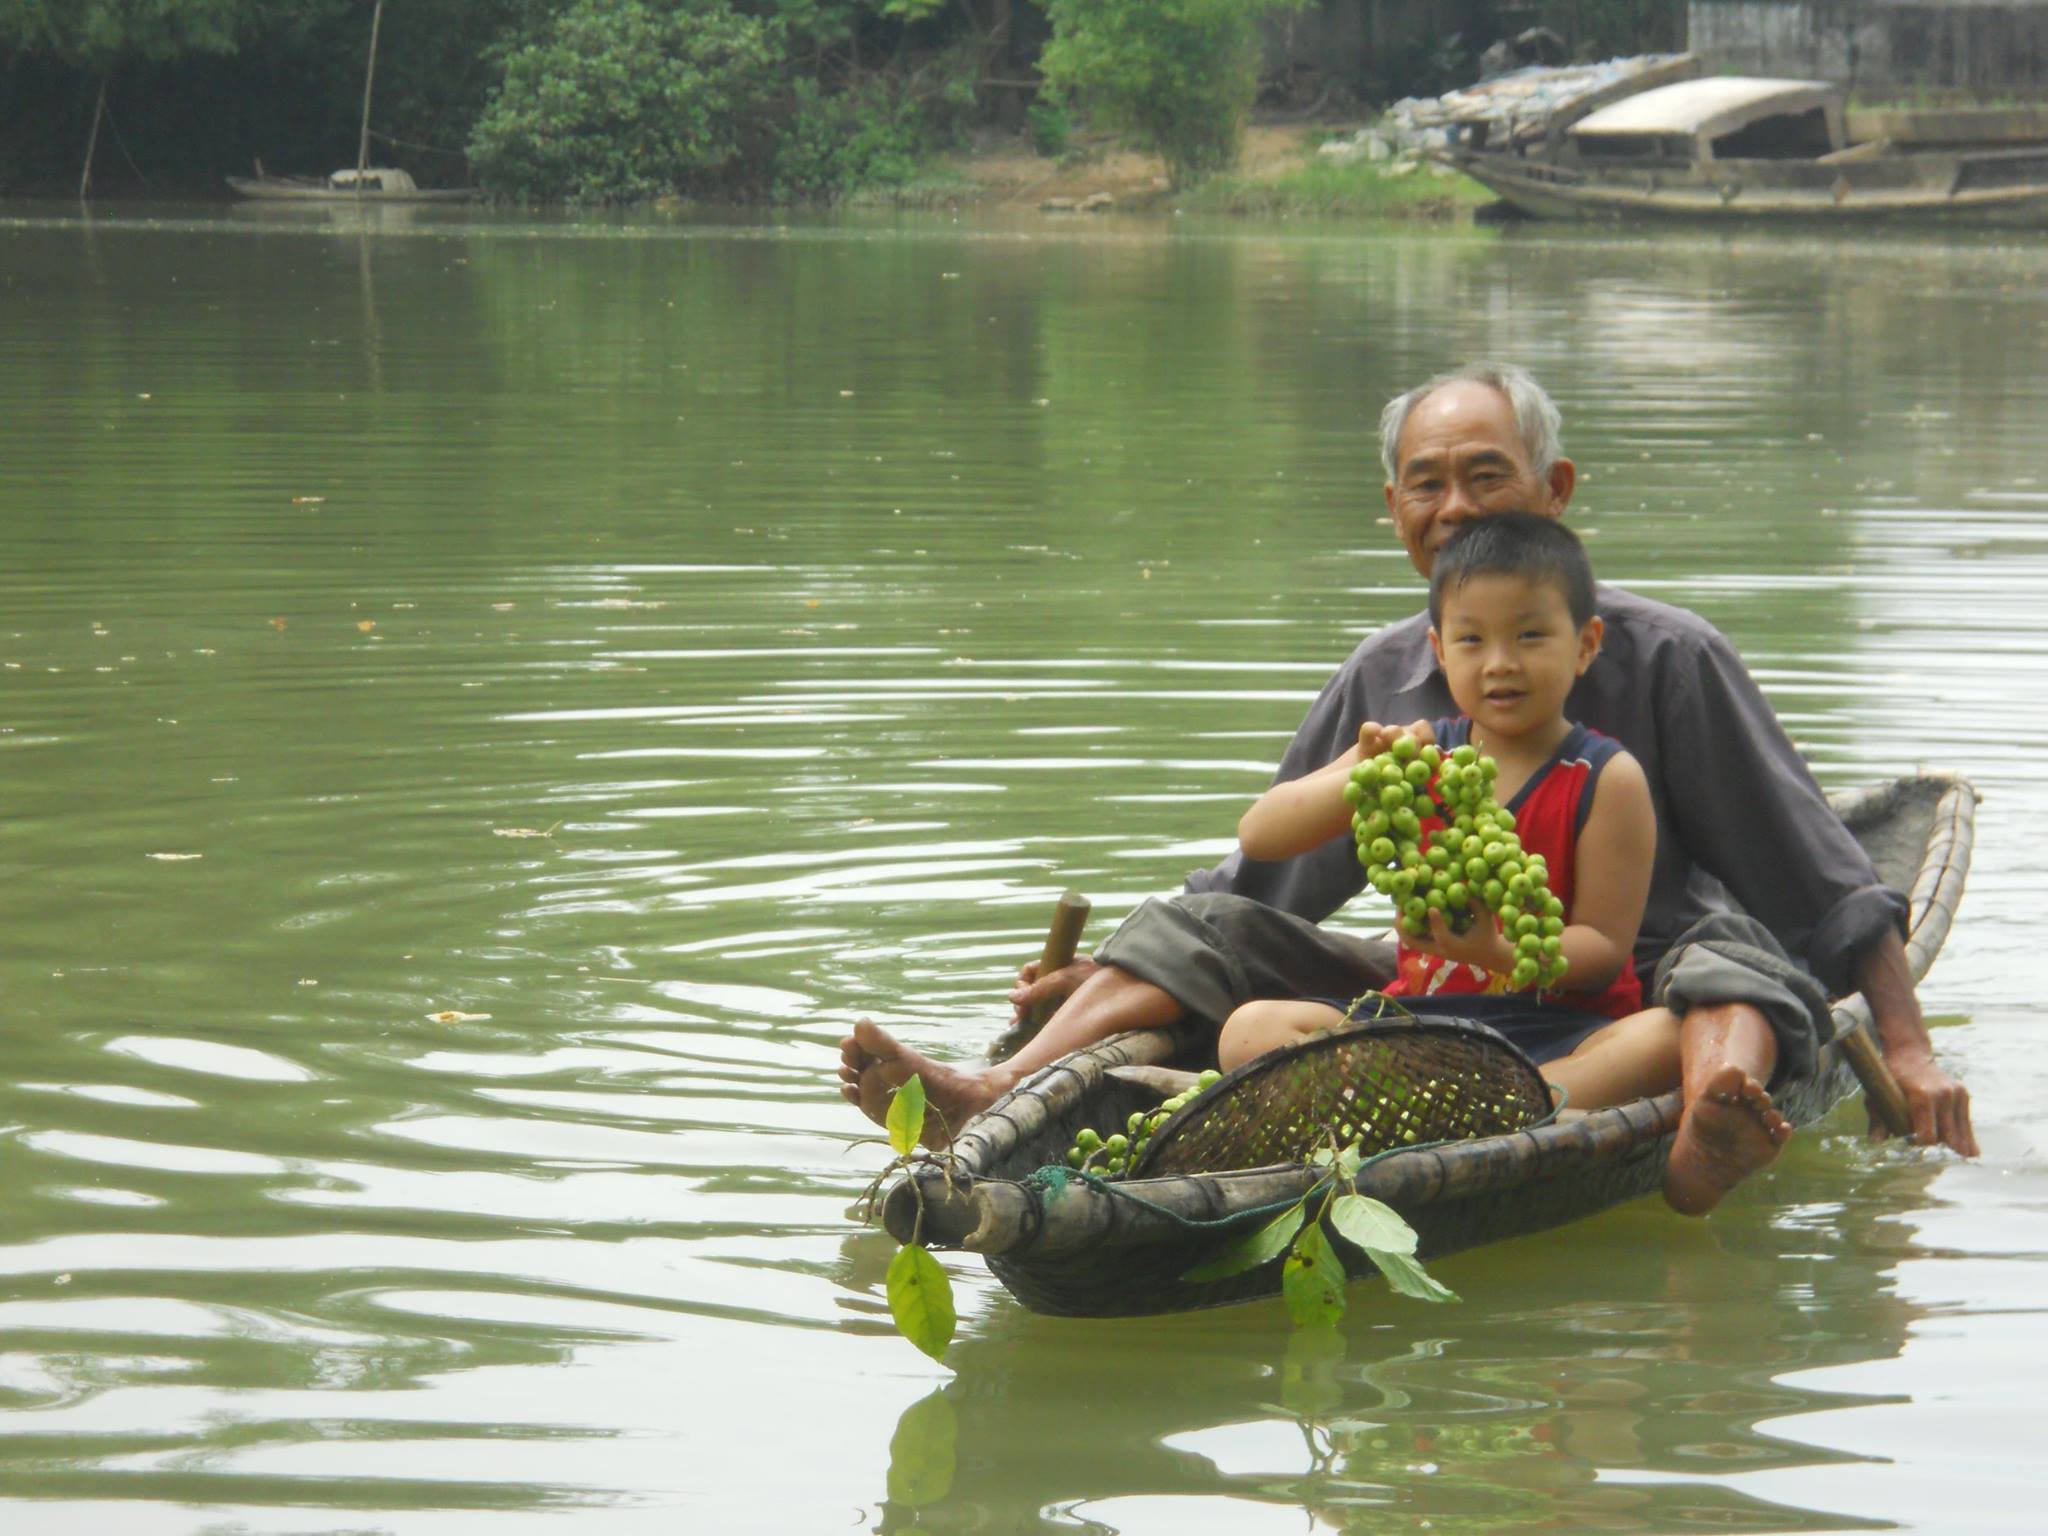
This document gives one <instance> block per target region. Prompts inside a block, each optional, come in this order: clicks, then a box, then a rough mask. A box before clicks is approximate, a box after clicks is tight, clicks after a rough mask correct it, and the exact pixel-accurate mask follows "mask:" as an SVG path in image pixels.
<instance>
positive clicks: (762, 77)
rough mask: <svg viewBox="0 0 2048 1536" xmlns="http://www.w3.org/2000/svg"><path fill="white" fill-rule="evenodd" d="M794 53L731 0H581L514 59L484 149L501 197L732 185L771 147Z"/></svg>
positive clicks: (479, 151) (489, 115)
mask: <svg viewBox="0 0 2048 1536" xmlns="http://www.w3.org/2000/svg"><path fill="white" fill-rule="evenodd" d="M783 64H784V51H783V39H782V33H781V30H780V28H779V27H778V26H777V25H776V24H775V23H774V22H773V21H769V20H764V19H762V18H759V17H754V16H747V15H742V14H740V13H739V12H737V11H735V10H733V9H732V8H731V7H730V6H729V5H728V4H726V3H725V0H668V3H661V0H573V3H571V4H570V5H569V6H568V7H567V8H566V9H565V10H563V11H561V12H560V13H558V14H557V15H555V16H554V17H553V18H552V19H551V20H549V21H548V22H547V23H546V24H545V26H544V27H543V28H542V30H541V32H540V34H539V36H538V37H537V38H536V39H535V40H534V41H532V42H529V43H527V44H525V45H523V46H520V47H517V48H515V49H514V50H513V51H512V52H511V53H510V54H509V56H508V57H507V58H506V61H505V82H504V85H503V87H502V88H501V89H500V90H499V92H498V94H497V96H496V98H495V99H494V100H493V101H492V102H491V103H490V105H489V106H487V107H486V108H485V109H484V112H483V114H482V116H481V117H480V118H479V119H478V121H477V125H476V129H475V131H474V133H473V134H472V135H471V137H470V145H469V153H470V160H471V163H472V165H473V166H474V168H475V171H476V175H477V179H478V181H479V182H480V183H481V184H482V185H483V186H484V187H485V188H486V189H487V190H489V191H491V192H494V193H497V194H499V195H501V196H511V197H521V198H569V199H573V200H575V201H580V202H630V201H634V200H636V199H640V198H647V197H654V196H658V195H660V194H662V193H665V192H680V193H686V194H693V195H702V194H715V193H719V192H725V191H730V190H732V189H734V188H737V187H741V186H744V185H746V183H747V182H748V180H749V178H750V174H751V173H754V172H756V170H757V166H758V162H759V161H760V159H761V158H762V156H763V154H764V153H765V149H766V144H767V140H768V133H769V129H768V125H767V121H766V118H767V113H768V111H769V108H770V103H771V100H772V98H773V95H774V92H775V89H776V86H777V84H778V76H779V75H780V74H781V72H782V68H783Z"/></svg>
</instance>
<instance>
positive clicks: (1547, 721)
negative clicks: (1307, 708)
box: [1218, 512, 1679, 1109]
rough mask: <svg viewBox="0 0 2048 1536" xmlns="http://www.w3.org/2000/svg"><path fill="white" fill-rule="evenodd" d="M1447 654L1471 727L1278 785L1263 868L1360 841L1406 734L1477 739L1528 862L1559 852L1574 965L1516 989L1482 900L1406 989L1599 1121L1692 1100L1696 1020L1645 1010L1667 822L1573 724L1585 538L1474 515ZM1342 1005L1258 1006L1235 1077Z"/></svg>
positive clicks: (1515, 518) (1356, 756) (1588, 597)
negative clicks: (1516, 1054)
mask: <svg viewBox="0 0 2048 1536" xmlns="http://www.w3.org/2000/svg"><path fill="white" fill-rule="evenodd" d="M1429 618H1430V631H1429V641H1430V646H1431V648H1432V649H1433V650H1434V651H1435V652H1436V658H1437V664H1438V665H1439V666H1440V667H1442V668H1443V672H1444V678H1445V681H1446V682H1447V683H1448V684H1449V685H1450V692H1451V697H1452V698H1453V699H1454V700H1455V701H1456V702H1457V705H1458V707H1459V709H1460V710H1462V711H1463V712H1464V713H1463V714H1462V715H1460V716H1459V717H1458V718H1456V719H1452V720H1440V721H1437V722H1435V723H1434V724H1432V723H1431V722H1429V721H1426V720H1418V721H1416V722H1415V723H1414V724H1412V725H1409V726H1386V725H1379V724H1375V723H1372V722H1368V723H1367V724H1365V725H1363V726H1361V727H1359V732H1358V745H1357V746H1355V747H1353V748H1352V749H1351V750H1349V751H1347V752H1346V753H1345V754H1344V755H1343V756H1342V757H1339V758H1338V759H1337V760H1336V761H1335V762H1333V763H1330V764H1329V765H1327V766H1326V767H1323V768H1320V769H1318V770H1316V772H1314V773H1311V774H1308V775H1307V776H1305V777H1303V778H1300V779H1294V780H1290V781H1289V782H1287V783H1284V784H1276V785H1274V786H1273V787H1272V788H1271V789H1269V790H1267V791H1266V793H1265V794H1263V795H1261V796H1260V797H1259V799H1258V801H1257V803H1256V804H1254V805H1253V806H1252V808H1251V809H1250V810H1249V811H1247V812H1245V814H1244V819H1243V820H1242V821H1240V822H1239V823H1238V829H1237V830H1238V839H1239V841H1240V842H1241V843H1242V844H1243V846H1244V851H1245V854H1246V856H1247V857H1248V858H1254V859H1285V858H1291V857H1293V856H1294V855H1296V854H1298V853H1303V852H1306V851H1307V850H1308V849H1310V848H1313V847H1316V846H1318V845H1319V844H1321V843H1324V842H1326V841H1328V840H1329V839H1331V838H1334V837H1347V836H1349V835H1350V834H1351V814H1352V813H1351V807H1350V806H1349V805H1348V804H1346V803H1345V800H1344V786H1345V784H1346V782H1347V781H1348V780H1349V778H1350V775H1351V769H1352V767H1353V765H1355V764H1356V763H1357V762H1359V761H1360V759H1361V758H1367V757H1373V756H1376V755H1377V754H1378V753H1380V752H1383V751H1385V750H1386V749H1387V748H1388V746H1389V745H1390V744H1391V743H1392V741H1393V740H1394V739H1395V738H1396V737H1398V736H1401V735H1410V736H1413V737H1415V738H1416V740H1417V741H1418V742H1419V743H1422V744H1425V745H1426V744H1428V743H1431V742H1434V743H1436V744H1437V745H1438V746H1439V747H1441V748H1443V749H1444V751H1445V752H1446V754H1448V753H1449V752H1450V751H1451V750H1452V749H1453V748H1455V747H1457V746H1460V745H1462V744H1464V743H1466V742H1470V744H1471V745H1472V746H1474V747H1476V748H1477V749H1478V750H1479V751H1480V752H1481V753H1483V754H1484V755H1486V756H1489V757H1491V758H1493V759H1494V761H1495V763H1496V764H1497V765H1498V767H1499V777H1498V778H1496V779H1495V781H1494V785H1493V795H1494V798H1495V799H1496V800H1497V801H1499V803H1500V804H1502V805H1503V806H1505V807H1506V808H1507V809H1508V810H1509V811H1510V812H1512V813H1513V814H1514V817H1515V828H1516V832H1517V834H1518V835H1519V836H1520V838H1521V840H1522V844H1523V846H1524V848H1526V849H1527V850H1528V851H1529V852H1531V853H1541V854H1542V855H1543V856H1544V860H1545V862H1546V864H1547V866H1548V869H1549V883H1550V889H1551V891H1552V893H1553V894H1554V895H1556V896H1557V897H1558V899H1559V900H1560V901H1562V902H1563V903H1564V908H1565V916H1564V922H1565V927H1564V930H1563V932H1562V934H1560V935H1559V938H1560V939H1561V941H1562V953H1563V955H1564V958H1565V960H1566V962H1567V965H1568V969H1567V971H1566V973H1565V976H1564V980H1563V982H1562V983H1561V984H1560V986H1559V987H1558V988H1557V989H1555V990H1542V991H1535V990H1532V991H1523V992H1518V991H1516V990H1514V989H1513V988H1512V987H1511V986H1510V984H1509V979H1508V973H1510V972H1511V971H1512V970H1513V969H1514V963H1515V951H1514V946H1513V944H1512V942H1511V941H1510V940H1509V939H1508V938H1507V937H1506V936H1505V935H1503V934H1502V932H1501V930H1500V924H1499V920H1498V919H1497V918H1496V917H1495V916H1494V915H1493V914H1492V913H1491V912H1489V911H1488V910H1487V909H1486V908H1485V907H1484V906H1482V905H1481V904H1480V903H1479V902H1478V901H1476V900H1475V901H1474V902H1473V904H1472V915H1473V921H1472V923H1471V925H1470V926H1469V927H1468V928H1467V929H1466V930H1465V931H1464V932H1463V933H1462V934H1461V933H1456V932H1454V931H1453V930H1452V928H1451V926H1450V924H1449V923H1448V922H1447V921H1446V920H1445V917H1444V914H1443V913H1442V912H1440V911H1432V912H1431V913H1430V914H1429V922H1430V930H1429V932H1428V934H1427V935H1423V936H1414V935H1410V934H1408V933H1407V932H1406V931H1403V932H1402V934H1401V963H1400V974H1399V977H1398V979H1397V980H1396V981H1395V982H1394V983H1393V984H1392V985H1390V986H1389V987H1388V988H1387V993H1388V995H1389V996H1395V997H1399V998H1400V1000H1401V1002H1402V1003H1403V1005H1404V1006H1406V1007H1407V1008H1408V1009H1409V1010H1410V1011H1412V1012H1414V1013H1418V1014H1424V1013H1434V1014H1455V1015H1459V1016H1462V1017H1466V1018H1474V1019H1478V1020H1480V1021H1482V1022H1484V1023H1487V1024H1490V1025H1492V1026H1493V1027H1494V1028H1496V1029H1498V1030H1499V1031H1500V1032H1501V1033H1502V1034H1504V1035H1506V1036H1507V1037H1508V1038H1509V1039H1511V1040H1513V1041H1514V1042H1515V1043H1516V1044H1517V1045H1519V1046H1521V1048H1522V1049H1523V1050H1524V1051H1526V1052H1527V1053H1528V1054H1529V1056H1530V1057H1531V1058H1532V1059H1533V1060H1535V1061H1536V1062H1537V1063H1538V1065H1539V1066H1540V1068H1541V1070H1542V1072H1543V1075H1544V1077H1545V1078H1547V1079H1549V1080H1550V1081H1551V1082H1553V1083H1557V1084H1561V1085H1562V1086H1563V1087H1564V1089H1565V1090H1566V1094H1567V1097H1568V1102H1569V1103H1570V1104H1571V1105H1572V1106H1574V1107H1576V1108H1580V1109H1586V1108H1592V1107H1594V1106H1597V1105H1602V1104H1618V1103H1621V1102H1623V1101H1625V1100H1628V1099H1633V1098H1638V1097H1641V1096H1642V1095H1644V1094H1652V1093H1662V1092H1663V1091H1665V1090H1666V1089H1668V1088H1673V1087H1676V1086H1677V1084H1678V1077H1679V1061H1678V1019H1677V1016H1676V1015H1674V1014H1672V1013H1671V1012H1670V1011H1669V1010H1667V1009H1663V1008H1651V1009H1644V1008H1643V1007H1642V989H1641V986H1640V984H1639V983H1638V981H1637V979H1636V974H1635V969H1634V965H1633V963H1632V959H1631V951H1632V949H1633V946H1634V944H1635V938H1636V929H1637V928H1638V927H1639V926H1640V925H1641V923H1642V919H1643V903H1644V902H1645V901H1646V900H1647V899H1648V896H1649V888H1650V862H1651V859H1652V856H1653V855H1654V854H1655V852H1656V846H1657V823H1656V816H1655V813H1654V811H1653V809H1652V807H1651V804H1650V790H1649V785H1648V783H1647V782H1646V781H1645V779H1644V777H1643V771H1642V768H1641V767H1640V765H1638V764H1637V762H1636V760H1635V759H1634V758H1633V757H1630V756H1629V755H1628V753H1626V752H1624V751H1623V750H1622V749H1621V747H1620V746H1619V744H1617V743H1616V742H1614V741H1613V740H1611V739H1610V738H1608V737H1605V736H1600V735H1598V734H1596V733H1594V732H1591V731H1588V730H1586V729H1585V728H1583V727H1581V726H1576V725H1573V724H1572V722H1570V721H1569V720H1567V719H1565V717H1564V702H1565V697H1566V695H1568V694H1569V693H1570V692H1571V688H1572V684H1573V683H1574V682H1575V681H1576V680H1577V679H1578V678H1579V677H1580V676H1582V675H1583V674H1584V672H1585V670H1586V668H1588V667H1589V666H1591V665H1592V664H1593V658H1594V657H1595V656H1597V655H1599V653H1600V639H1601V624H1600V618H1599V615H1598V614H1596V613H1595V612H1594V611H1593V572H1592V569H1591V566H1590V565H1589V564H1588V562H1587V560H1586V553H1585V550H1584V549H1583V548H1582V547H1581V546H1580V544H1579V541H1578V538H1577V536H1576V535H1574V534H1573V533H1572V532H1571V530H1570V529H1568V528H1566V527H1565V526H1564V525H1563V524H1562V523H1561V522H1559V521H1558V520H1557V519H1555V518H1552V517H1540V516H1536V515H1534V514H1531V513H1527V512H1501V513H1495V514H1493V515H1492V516H1489V517H1483V518H1475V519H1474V520H1473V521H1472V522H1470V523H1468V524H1466V526H1465V527H1463V528H1461V529H1460V530H1459V531H1458V533H1457V534H1456V535H1455V536H1454V537H1453V538H1452V539H1451V540H1450V541H1449V542H1448V543H1446V544H1445V545H1444V546H1443V548H1442V549H1441V550H1439V551H1438V552H1437V557H1436V567H1435V573H1434V575H1433V576H1432V577H1431V580H1430V585H1429ZM1344 1010H1345V1003H1344V1002H1343V1001H1341V1000H1336V999H1331V1000H1321V999H1312V998H1305V999H1296V1000H1275V1001H1263V1002H1254V1003H1247V1004H1245V1005H1244V1006H1243V1007H1241V1008H1239V1009H1237V1010H1236V1012H1234V1013H1232V1014H1231V1016H1230V1018H1229V1019H1228V1020H1227V1021H1226V1022H1225V1024H1224V1026H1223V1033H1222V1037H1221V1039H1220V1040H1219V1042H1218V1056H1219V1059H1220V1061H1221V1064H1222V1066H1223V1067H1224V1069H1225V1070H1228V1069H1230V1068H1232V1067H1235V1066H1238V1065H1240V1064H1242V1063H1243V1062H1246V1061H1249V1060H1250V1059H1251V1058H1252V1057H1254V1056H1258V1055H1261V1054H1263V1053H1265V1052H1266V1051H1270V1050H1272V1049H1274V1048H1275V1047H1277V1046H1280V1045H1284V1044H1287V1043H1288V1042H1290V1041H1293V1040H1298V1039H1300V1038H1301V1037H1302V1036H1303V1035H1306V1034H1311V1033H1313V1032H1315V1031H1316V1030H1320V1029H1327V1028H1329V1027H1331V1026H1332V1025H1335V1024H1337V1023H1338V1022H1340V1021H1341V1020H1342V1019H1343V1017H1344Z"/></svg>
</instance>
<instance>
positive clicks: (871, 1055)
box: [839, 1019, 1000, 1149]
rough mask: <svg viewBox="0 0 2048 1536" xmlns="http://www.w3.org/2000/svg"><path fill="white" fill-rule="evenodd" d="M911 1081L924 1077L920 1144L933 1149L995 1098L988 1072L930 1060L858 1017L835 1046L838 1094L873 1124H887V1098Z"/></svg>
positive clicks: (877, 1025)
mask: <svg viewBox="0 0 2048 1536" xmlns="http://www.w3.org/2000/svg"><path fill="white" fill-rule="evenodd" d="M912 1077H921V1078H923V1079H924V1094H925V1104H926V1113H925V1123H924V1138H923V1140H924V1144H925V1145H926V1146H928V1147H932V1148H935V1149H936V1148H941V1147H944V1146H946V1145H947V1144H948V1143H949V1142H950V1141H951V1140H952V1133H953V1132H954V1131H957V1130H959V1129H960V1127H962V1126H963V1125H965V1124H966V1123H967V1122H968V1121H969V1120H972V1119H973V1118H974V1117H975V1116H976V1115H978V1114H980V1113H981V1112H982V1111H983V1110H984V1109H987V1108H988V1107H989V1105H991V1104H993V1103H994V1102H995V1101H996V1099H997V1098H998V1097H1000V1090H999V1089H998V1087H997V1085H996V1083H995V1082H994V1081H993V1080H992V1079H991V1077H990V1074H988V1073H986V1072H971V1071H962V1070H961V1069H960V1068H958V1067H949V1066H946V1065H944V1064H943V1063H941V1062H936V1061H933V1060H932V1059H931V1058H930V1057H929V1056H927V1055H925V1054H924V1053H923V1052H922V1051H917V1050H913V1049H912V1048H911V1047H909V1046H907V1045H905V1044H904V1043H903V1042H902V1041H900V1040H898V1039H897V1038H896V1037H895V1036H893V1035H891V1034H890V1033H889V1032H888V1031H887V1030H885V1029H883V1028H882V1026H881V1025H879V1024H876V1023H874V1022H872V1021H871V1020H868V1019H862V1020H861V1021H860V1022H859V1023H858V1024H856V1025H854V1026H853V1033H852V1034H850V1035H848V1036H847V1037H846V1038H845V1039H844V1040H842V1041H840V1042H839V1095H840V1097H841V1098H843V1099H845V1100H846V1101H847V1103H849V1104H857V1105H859V1106H860V1112H861V1113H862V1114H864V1115H866V1116H867V1117H868V1118H869V1119H870V1120H872V1121H874V1122H875V1124H877V1125H882V1124H885V1123H886V1122H887V1120H888V1116H889V1097H890V1095H891V1094H893V1093H894V1092H895V1091H896V1090H897V1089H898V1088H900V1087H902V1086H903V1085H904V1084H905V1083H907V1082H909V1081H910V1079H911V1078H912Z"/></svg>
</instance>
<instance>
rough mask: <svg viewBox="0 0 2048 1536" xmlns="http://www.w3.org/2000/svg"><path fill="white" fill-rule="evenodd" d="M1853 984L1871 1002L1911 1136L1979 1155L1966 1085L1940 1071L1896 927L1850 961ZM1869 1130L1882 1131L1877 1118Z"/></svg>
mask: <svg viewBox="0 0 2048 1536" xmlns="http://www.w3.org/2000/svg"><path fill="white" fill-rule="evenodd" d="M1853 973H1854V975H1853V979H1854V980H1855V982H1856V988H1857V990H1858V991H1860V992H1861V993H1862V994H1863V997H1864V1000H1865V1001H1866V1002H1868V1003H1869V1004H1870V1018H1871V1022H1872V1023H1873V1024H1874V1025H1876V1027H1877V1046H1878V1050H1879V1051H1880V1052H1882V1053H1883V1056H1884V1064H1885V1065H1886V1066H1888V1067H1890V1068H1891V1069H1892V1076H1893V1077H1895V1078H1897V1079H1898V1080H1899V1087H1900V1089H1901V1090H1902V1091H1903V1092H1904V1093H1905V1095H1906V1108H1907V1110H1908V1111H1909V1112H1910V1113H1911V1115H1912V1117H1913V1140H1914V1142H1915V1143H1916V1144H1918V1145H1920V1146H1923V1147H1932V1146H1946V1147H1953V1148H1954V1149H1955V1150H1956V1151H1958V1152H1960V1153H1962V1154H1963V1156H1965V1157H1975V1156H1976V1155H1977V1133H1976V1132H1975V1131H1973V1130H1972V1129H1971V1128H1970V1090H1969V1089H1967V1088H1965V1087H1964V1086H1963V1085H1962V1084H1961V1083H1959V1082H1957V1081H1956V1080H1955V1079H1954V1078H1952V1077H1950V1076H1949V1075H1948V1074H1947V1073H1946V1072H1944V1071H1942V1069H1941V1068H1940V1066H1938V1065H1937V1064H1936V1062H1935V1060H1934V1047H1933V1045H1932V1044H1930V1043H1929V1041H1928V1039H1927V1021H1926V1020H1925V1019H1923V1018H1922V1017H1921V1015H1920V1000H1919V998H1917V997H1916V996H1914V994H1913V973H1912V972H1911V971H1910V970H1908V969H1907V967H1906V949H1905V945H1904V944H1902V943H1901V942H1900V940H1899V936H1898V934H1897V933H1895V932H1891V931H1887V932H1886V933H1885V935H1884V936H1883V937H1882V938H1881V939H1879V940H1878V942H1877V943H1875V944H1873V945H1872V946H1871V947H1870V948H1869V949H1867V950H1865V951H1864V952H1863V953H1862V954H1860V955H1858V956H1857V957H1856V960H1855V964H1854V967H1853ZM1871 1133H1872V1134H1873V1135H1876V1136H1882V1135H1883V1134H1884V1133H1883V1131H1882V1130H1880V1129H1878V1128H1877V1127H1876V1125H1875V1124H1873V1126H1872V1130H1871Z"/></svg>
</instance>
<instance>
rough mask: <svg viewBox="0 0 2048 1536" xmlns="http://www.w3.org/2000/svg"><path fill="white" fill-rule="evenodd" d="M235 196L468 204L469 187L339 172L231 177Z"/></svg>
mask: <svg viewBox="0 0 2048 1536" xmlns="http://www.w3.org/2000/svg"><path fill="white" fill-rule="evenodd" d="M227 181H228V186H229V187H231V188H233V189H234V191H235V193H236V195H237V196H240V197H246V198H251V199H254V200H255V201H257V202H268V203H466V202H469V201H470V200H471V199H472V198H474V196H475V194H474V193H473V192H471V191H470V190H469V189H468V188H467V187H421V186H419V185H417V184H416V183H415V182H414V181H413V179H412V177H411V176H410V175H408V174H407V173H406V172H404V171H398V170H379V169H378V168H376V167H375V166H372V167H371V168H370V169H368V170H365V171H363V172H361V173H360V175H359V174H358V173H357V172H355V171H353V170H348V171H336V172H335V173H334V174H333V175H332V176H328V177H325V178H322V177H318V176H230V177H228V179H227Z"/></svg>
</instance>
